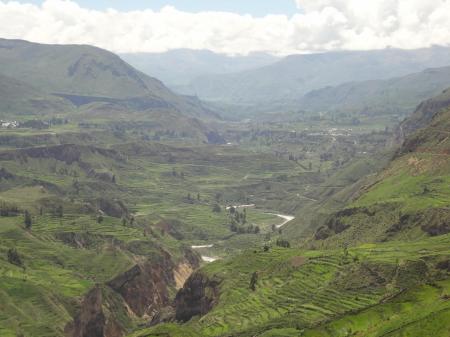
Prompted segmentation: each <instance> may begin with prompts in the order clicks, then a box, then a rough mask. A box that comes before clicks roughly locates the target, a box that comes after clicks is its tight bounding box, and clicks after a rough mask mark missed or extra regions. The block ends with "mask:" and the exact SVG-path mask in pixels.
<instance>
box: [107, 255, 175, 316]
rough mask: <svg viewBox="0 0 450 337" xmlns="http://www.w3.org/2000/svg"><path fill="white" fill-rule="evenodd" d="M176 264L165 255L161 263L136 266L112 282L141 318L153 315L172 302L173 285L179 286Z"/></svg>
mask: <svg viewBox="0 0 450 337" xmlns="http://www.w3.org/2000/svg"><path fill="white" fill-rule="evenodd" d="M175 269H176V266H175V265H174V263H173V262H172V260H171V259H170V257H167V256H166V257H165V258H164V259H162V261H161V262H158V263H152V262H149V261H147V262H145V263H143V264H139V265H135V266H134V267H133V268H131V269H130V270H128V271H127V272H125V273H124V274H122V275H119V276H118V277H116V278H115V279H114V280H112V281H110V282H108V286H109V287H111V289H113V290H114V291H115V292H117V293H119V294H120V295H121V296H122V298H123V299H124V301H125V302H126V304H127V305H128V306H129V308H130V309H131V310H132V311H133V313H135V314H136V315H137V316H139V317H149V318H152V317H153V316H154V315H155V314H156V313H157V311H158V309H159V308H162V307H164V306H167V305H169V304H170V297H169V287H175V278H174V270H175Z"/></svg>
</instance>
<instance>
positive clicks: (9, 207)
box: [0, 202, 19, 216]
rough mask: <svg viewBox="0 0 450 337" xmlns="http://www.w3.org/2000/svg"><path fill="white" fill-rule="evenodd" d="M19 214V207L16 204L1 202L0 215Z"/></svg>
mask: <svg viewBox="0 0 450 337" xmlns="http://www.w3.org/2000/svg"><path fill="white" fill-rule="evenodd" d="M17 214H19V208H18V207H17V206H16V205H13V204H7V203H5V202H2V203H0V216H16V215H17Z"/></svg>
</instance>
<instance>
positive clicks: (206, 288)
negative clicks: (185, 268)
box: [175, 271, 221, 322]
mask: <svg viewBox="0 0 450 337" xmlns="http://www.w3.org/2000/svg"><path fill="white" fill-rule="evenodd" d="M220 283H221V280H220V279H219V278H215V277H213V278H210V277H208V276H207V275H205V274H203V273H202V272H201V271H198V272H196V273H194V274H193V275H192V276H191V277H189V279H188V280H187V281H186V283H185V285H184V287H183V288H182V289H181V290H180V291H179V292H178V294H177V296H176V298H175V308H176V315H175V317H176V320H177V321H182V322H187V321H189V320H190V319H191V318H192V317H194V316H198V315H205V314H206V313H208V312H209V311H210V310H211V309H212V308H213V307H214V306H215V305H216V304H217V301H218V299H219V286H220Z"/></svg>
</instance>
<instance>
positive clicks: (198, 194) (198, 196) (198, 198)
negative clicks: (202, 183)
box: [197, 193, 201, 201]
mask: <svg viewBox="0 0 450 337" xmlns="http://www.w3.org/2000/svg"><path fill="white" fill-rule="evenodd" d="M197 200H198V201H200V200H201V197H200V193H197Z"/></svg>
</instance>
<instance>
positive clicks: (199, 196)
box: [186, 193, 202, 204]
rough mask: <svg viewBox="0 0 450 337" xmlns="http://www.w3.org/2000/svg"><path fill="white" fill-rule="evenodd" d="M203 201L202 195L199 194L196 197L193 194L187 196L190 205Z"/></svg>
mask: <svg viewBox="0 0 450 337" xmlns="http://www.w3.org/2000/svg"><path fill="white" fill-rule="evenodd" d="M201 200H202V196H201V195H200V193H197V195H196V196H193V195H192V194H191V193H188V194H187V195H186V202H187V203H189V204H193V203H194V202H195V201H201Z"/></svg>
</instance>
